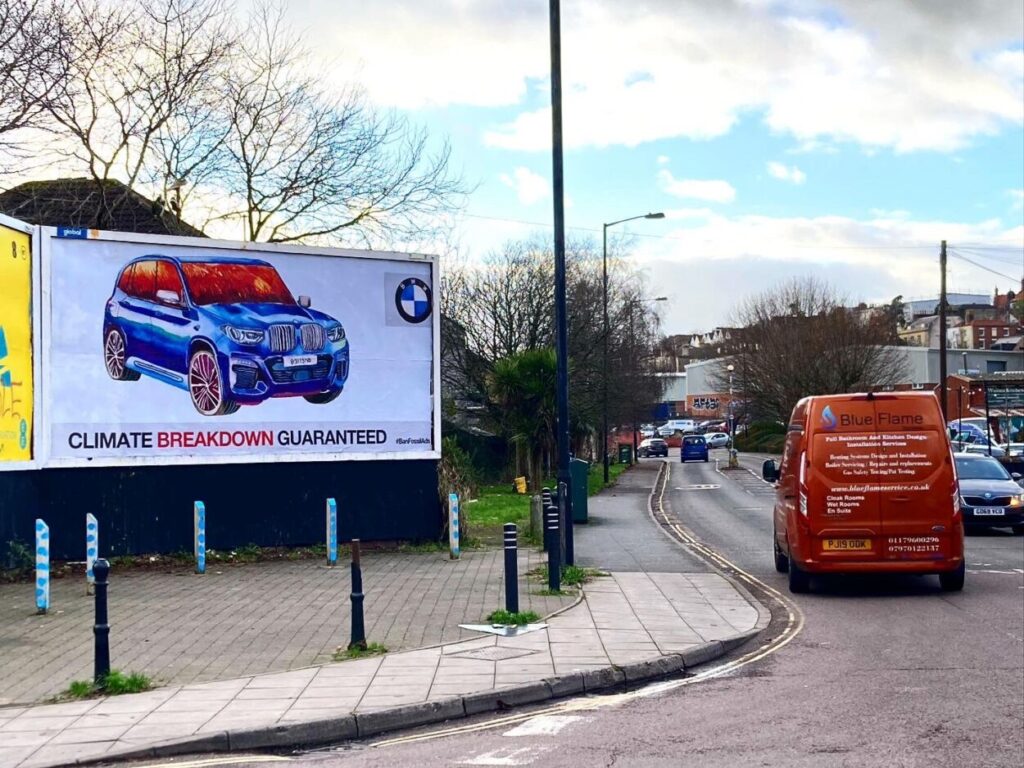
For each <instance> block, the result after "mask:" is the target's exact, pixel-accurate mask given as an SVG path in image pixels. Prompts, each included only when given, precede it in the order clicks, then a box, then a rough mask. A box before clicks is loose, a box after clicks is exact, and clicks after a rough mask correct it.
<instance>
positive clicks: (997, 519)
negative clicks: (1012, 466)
mask: <svg viewBox="0 0 1024 768" xmlns="http://www.w3.org/2000/svg"><path fill="white" fill-rule="evenodd" d="M954 458H955V460H956V473H957V478H958V480H959V484H960V511H961V512H962V514H963V516H964V527H966V528H971V527H982V526H993V527H997V528H998V527H1009V528H1012V529H1013V532H1014V533H1015V534H1017V535H1018V536H1024V489H1022V488H1021V487H1020V485H1019V483H1018V481H1019V480H1020V479H1021V476H1020V475H1019V474H1017V473H1014V474H1012V475H1011V474H1010V473H1009V472H1007V471H1006V468H1005V467H1004V466H1003V465H1002V464H1000V463H999V462H998V461H996V460H995V459H992V458H989V457H988V456H978V455H975V454H969V453H958V454H955V456H954Z"/></svg>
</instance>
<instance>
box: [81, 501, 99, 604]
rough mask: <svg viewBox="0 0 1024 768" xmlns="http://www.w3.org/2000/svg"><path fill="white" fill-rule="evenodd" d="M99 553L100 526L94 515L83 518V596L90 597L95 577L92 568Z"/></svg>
mask: <svg viewBox="0 0 1024 768" xmlns="http://www.w3.org/2000/svg"><path fill="white" fill-rule="evenodd" d="M99 551H100V524H99V522H98V521H97V520H96V517H95V515H92V514H86V516H85V594H87V595H91V594H92V591H93V584H95V583H96V577H95V575H94V574H93V567H94V566H95V565H96V558H97V557H98V556H99Z"/></svg>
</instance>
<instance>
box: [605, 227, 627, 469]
mask: <svg viewBox="0 0 1024 768" xmlns="http://www.w3.org/2000/svg"><path fill="white" fill-rule="evenodd" d="M601 254H602V258H601V286H602V297H603V299H602V303H603V305H604V333H603V334H602V336H603V339H604V353H603V355H602V358H601V363H602V365H603V366H604V372H603V373H602V374H601V381H602V387H603V389H604V396H603V401H604V408H603V416H602V419H601V463H602V464H603V465H604V470H603V472H604V484H605V485H608V334H609V333H611V329H610V328H609V324H608V225H607V224H604V225H603V226H602V227H601ZM630 318H632V315H630ZM630 333H632V329H631V330H630ZM630 338H632V337H630Z"/></svg>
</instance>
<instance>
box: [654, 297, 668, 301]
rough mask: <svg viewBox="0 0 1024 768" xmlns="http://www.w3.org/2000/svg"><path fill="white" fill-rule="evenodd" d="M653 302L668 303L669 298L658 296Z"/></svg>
mask: <svg viewBox="0 0 1024 768" xmlns="http://www.w3.org/2000/svg"><path fill="white" fill-rule="evenodd" d="M651 301H668V296H658V297H656V298H653V299H651Z"/></svg>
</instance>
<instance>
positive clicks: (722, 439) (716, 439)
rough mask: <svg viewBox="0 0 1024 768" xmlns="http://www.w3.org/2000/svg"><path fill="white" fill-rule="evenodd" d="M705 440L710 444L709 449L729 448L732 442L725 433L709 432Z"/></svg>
mask: <svg viewBox="0 0 1024 768" xmlns="http://www.w3.org/2000/svg"><path fill="white" fill-rule="evenodd" d="M704 439H705V440H707V442H708V448H728V447H729V443H730V442H732V441H731V440H730V439H729V436H728V435H727V434H725V432H708V433H707V434H706V435H704Z"/></svg>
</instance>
